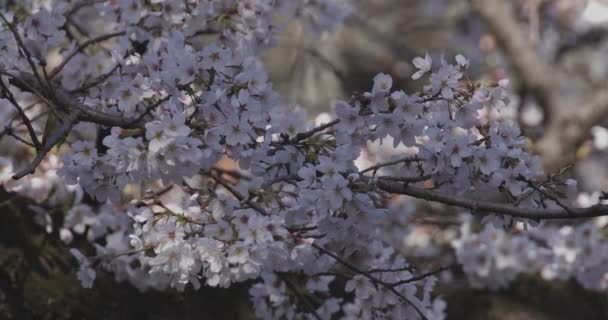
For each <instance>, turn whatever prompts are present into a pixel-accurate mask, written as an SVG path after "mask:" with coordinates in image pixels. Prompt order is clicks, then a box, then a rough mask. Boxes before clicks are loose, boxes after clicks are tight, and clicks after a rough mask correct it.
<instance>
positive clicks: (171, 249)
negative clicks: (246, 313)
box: [0, 0, 608, 319]
mask: <svg viewBox="0 0 608 320" xmlns="http://www.w3.org/2000/svg"><path fill="white" fill-rule="evenodd" d="M24 6H25V5H24ZM30 9H31V13H30V14H29V15H26V16H25V17H13V16H12V15H10V14H4V15H3V16H4V20H5V21H4V22H5V25H6V27H5V28H4V29H3V30H2V32H1V33H0V48H1V49H2V53H3V59H2V61H0V71H2V73H3V74H4V76H5V77H6V78H7V79H8V78H11V76H13V77H16V76H15V74H17V73H18V72H31V73H33V74H34V75H38V76H39V73H41V74H43V76H44V79H45V80H43V79H39V80H40V81H41V85H44V86H46V85H48V86H49V87H51V88H52V86H57V88H59V87H60V88H61V90H60V92H62V93H63V94H62V97H64V96H65V97H68V98H70V99H73V100H70V101H71V102H74V101H76V102H74V103H75V104H78V105H79V106H81V107H82V108H86V110H88V111H87V112H89V113H90V114H93V116H90V117H89V118H87V119H88V120H89V121H91V122H93V123H94V124H93V123H88V124H87V123H79V124H76V125H75V127H74V129H73V130H72V132H74V133H75V134H73V135H70V136H69V138H70V139H68V143H67V144H66V146H64V147H65V148H67V149H69V152H64V153H63V154H62V156H61V161H59V159H58V158H57V157H56V156H55V155H53V154H51V155H49V156H48V157H47V160H45V161H43V162H41V165H40V169H42V170H43V171H44V175H45V176H43V177H36V176H34V177H30V176H28V177H26V178H23V179H22V180H19V181H10V182H9V177H10V176H11V175H12V174H14V172H16V171H17V168H14V165H16V162H14V161H12V160H11V159H10V158H8V157H0V184H1V185H3V187H4V188H6V189H7V190H9V191H13V192H18V193H21V194H24V195H27V196H30V197H32V198H34V199H36V200H37V202H38V203H39V204H41V206H40V207H39V208H37V210H38V211H39V212H41V216H42V217H43V219H42V220H41V221H42V224H43V225H44V226H45V227H46V228H49V227H52V224H51V223H49V221H48V219H50V218H49V217H48V214H45V209H44V205H53V204H54V203H49V202H48V199H47V196H48V195H49V194H50V193H51V192H54V194H53V199H54V200H53V201H56V202H65V203H69V207H70V209H69V210H67V212H66V215H65V217H64V219H63V221H62V227H61V229H60V230H59V234H60V236H61V239H62V240H63V241H64V242H65V243H68V244H71V243H74V242H75V240H78V239H86V240H87V241H88V242H91V243H93V245H94V247H95V250H96V255H94V256H92V257H89V258H87V257H85V256H84V255H83V254H82V253H81V252H80V251H78V250H76V249H74V250H72V254H73V255H74V257H75V258H76V259H77V260H78V261H79V263H80V270H79V273H78V277H79V278H80V280H81V281H82V283H83V286H85V287H91V286H92V285H93V282H94V279H95V276H96V272H98V271H99V269H100V268H105V269H106V270H108V271H111V272H113V273H114V275H115V277H116V279H117V280H119V281H122V280H127V281H128V282H129V283H131V284H132V285H134V286H136V287H137V288H139V289H141V290H147V289H157V290H168V289H170V288H175V289H177V290H186V288H188V287H192V288H194V289H198V288H199V287H200V286H201V284H204V285H207V286H213V287H228V286H230V285H231V284H233V283H235V282H243V281H247V280H256V283H255V284H254V285H252V287H251V289H250V295H251V300H252V302H253V304H254V307H255V311H256V314H257V316H259V317H260V318H264V319H274V318H288V319H293V318H296V319H304V318H306V319H310V318H317V319H331V318H336V317H338V316H340V317H342V318H344V319H389V318H393V319H394V318H397V319H443V318H444V317H445V302H444V301H443V300H442V299H441V298H440V297H435V296H434V295H433V289H434V287H435V285H436V283H437V281H438V277H437V276H435V273H433V272H431V273H429V274H424V273H422V270H421V269H422V268H417V267H416V266H415V265H414V263H413V260H415V257H417V256H418V257H419V256H426V257H433V256H437V255H440V252H441V251H442V250H443V249H442V248H439V247H440V245H441V244H439V243H437V244H434V243H430V241H426V242H425V241H418V242H416V241H414V240H415V239H414V238H416V237H417V234H418V233H419V232H423V233H424V228H419V224H417V222H416V219H417V217H416V215H417V214H416V212H415V211H417V210H415V208H414V207H413V204H412V203H413V201H411V199H406V200H404V199H403V198H397V197H395V196H393V195H391V193H395V192H391V190H390V188H387V187H386V185H387V184H389V183H393V184H398V185H399V187H402V188H409V187H411V188H418V189H419V190H423V191H429V190H431V191H433V192H438V193H440V194H449V195H454V196H459V197H463V198H467V199H471V200H472V201H480V200H483V199H476V198H475V197H476V195H484V194H492V195H496V197H497V198H500V199H501V200H502V201H504V202H509V203H512V204H513V207H514V208H523V209H527V208H532V209H538V208H543V209H555V208H557V209H559V208H561V207H562V206H563V204H562V201H561V200H560V199H562V198H564V197H566V196H567V195H568V192H569V193H572V191H573V190H571V189H572V188H573V187H574V183H573V182H572V181H569V180H563V179H561V177H560V176H559V175H554V176H550V178H548V180H546V181H541V179H542V178H543V172H542V170H541V168H540V159H539V158H538V157H535V156H533V155H532V154H531V153H530V152H528V151H527V149H526V140H525V138H524V137H523V136H522V135H521V132H520V130H519V129H518V127H517V125H516V124H514V123H512V122H510V121H508V120H505V119H501V118H494V117H492V113H494V112H500V111H501V110H502V109H503V108H504V106H505V105H506V104H508V95H507V86H508V83H507V82H506V81H500V82H498V83H490V84H483V83H475V82H472V81H471V80H470V79H469V78H468V77H467V75H466V73H467V69H468V67H469V64H470V62H469V61H468V60H467V59H466V58H465V57H464V56H462V55H457V56H456V57H455V58H454V59H453V60H452V59H445V58H444V57H442V58H441V59H439V61H436V60H435V61H434V60H433V59H432V58H431V57H430V56H429V55H426V56H425V57H424V58H422V57H418V58H416V59H414V61H413V64H414V66H415V67H416V68H417V69H418V70H417V71H416V72H415V73H414V75H413V76H412V78H413V79H415V80H421V81H425V85H424V86H422V90H421V92H415V93H406V92H404V91H402V90H395V89H394V88H393V79H392V77H391V76H389V75H387V74H378V75H377V76H376V77H375V78H374V79H373V84H372V88H371V90H370V91H369V92H364V93H357V94H354V95H353V96H352V97H351V98H350V99H348V100H346V101H338V102H337V103H336V105H335V113H334V114H333V116H332V119H331V120H330V121H329V122H328V123H325V124H322V125H320V126H313V125H312V124H311V123H309V122H307V121H306V116H305V114H304V112H303V111H302V110H301V109H299V108H297V107H293V106H292V107H289V108H287V107H286V106H283V102H282V101H281V100H280V99H279V96H278V94H277V93H276V92H275V91H274V89H273V86H272V83H271V82H270V81H269V79H268V76H267V74H266V73H265V71H264V67H263V65H262V63H261V62H260V60H259V59H258V55H259V54H260V53H261V52H263V50H264V49H265V48H267V47H269V46H271V45H273V43H274V42H275V35H276V32H278V31H279V30H281V29H282V28H284V27H286V24H287V22H289V21H291V20H293V19H300V20H301V21H302V22H303V23H304V24H305V25H306V26H307V29H308V30H310V31H311V32H312V33H313V34H317V35H319V34H321V33H322V32H325V31H330V30H333V29H335V28H336V27H337V25H338V23H339V22H340V21H341V20H342V19H344V18H345V17H346V15H347V14H348V12H349V7H348V6H347V5H346V4H344V3H343V2H341V1H337V0H331V1H313V0H291V1H272V0H246V1H231V0H223V1H222V0H213V1H205V2H200V1H191V0H187V1H182V0H156V1H140V0H117V1H99V2H95V3H94V4H92V5H90V6H83V7H79V8H78V9H74V7H70V6H69V5H67V4H66V3H65V2H63V1H55V5H53V6H52V7H50V6H49V7H45V6H38V5H32V6H31V8H30ZM72 15H81V16H86V17H90V20H91V25H97V24H99V25H101V26H102V27H99V28H95V30H94V31H91V32H92V33H91V34H89V35H88V36H87V37H89V38H90V39H91V40H90V41H92V42H99V43H101V42H102V41H112V42H111V49H109V48H108V47H105V46H102V45H99V43H97V44H98V45H97V46H95V49H96V50H93V49H92V48H89V49H91V50H85V49H86V48H85V49H82V47H83V46H84V45H83V44H79V43H78V41H77V39H75V38H74V36H73V35H72V34H70V33H68V32H66V30H72V28H71V27H70V24H71V23H74V22H73V21H74V19H68V18H70V17H71V16H72ZM71 21H72V22H71ZM9 26H10V28H9ZM79 27H81V29H83V28H87V27H91V26H85V25H83V26H79ZM83 30H84V32H85V33H88V31H87V30H86V29H83ZM98 38H101V39H102V40H96V41H93V39H98ZM21 43H23V44H21ZM15 44H17V45H15ZM15 48H21V52H22V53H20V51H19V50H15ZM58 49H59V50H58ZM26 53H27V54H26ZM53 55H55V59H57V60H58V61H55V62H52V61H51V60H50V57H51V56H53ZM57 55H59V56H58V57H57ZM47 58H49V61H48V62H47V61H46V60H47ZM47 66H49V67H48V68H47ZM47 69H48V70H47ZM41 70H42V71H43V72H39V71H41ZM49 78H50V79H49ZM23 87H25V88H23ZM36 88H37V87H33V88H27V86H26V85H22V86H20V87H19V88H17V87H16V86H11V92H14V93H15V96H16V97H17V98H18V100H20V101H22V100H25V98H23V97H22V96H27V97H28V98H29V99H32V96H35V97H38V98H40V99H42V100H43V101H42V102H44V103H48V104H49V105H48V108H49V112H50V113H53V112H56V113H57V115H60V114H61V113H60V112H65V111H62V110H60V108H59V107H57V106H55V105H53V103H52V102H53V101H54V100H52V99H57V97H54V96H52V94H50V93H45V92H38V90H36ZM28 90H30V91H31V92H30V93H24V91H28ZM45 90H46V89H45ZM51 91H52V90H51ZM45 94H48V99H47V96H45ZM43 98H44V99H47V101H44V99H43ZM49 99H50V100H49ZM49 101H50V102H49ZM11 103H12V101H8V100H6V99H5V100H2V103H1V104H0V106H1V107H2V108H3V109H4V108H11V105H10V104H11ZM74 103H72V104H74ZM55 107H57V108H58V109H54V108H55ZM3 109H0V112H2V111H3ZM79 112H83V111H81V110H79ZM96 117H97V118H96ZM47 118H50V119H52V118H51V116H48V117H47ZM117 118H118V119H121V120H124V119H127V120H128V121H127V122H125V121H115V120H113V119H117ZM91 119H93V120H91ZM95 119H101V120H99V121H97V122H95ZM108 119H109V120H108ZM108 123H112V124H108ZM116 123H118V124H116ZM9 125H10V123H9ZM51 130H52V128H51ZM89 131H92V132H93V134H92V135H90V134H87V132H88V133H91V132H89ZM24 136H25V135H24ZM92 136H93V137H92ZM17 137H19V136H17ZM21 139H22V138H21ZM372 144H388V145H389V147H390V148H391V149H394V150H397V152H398V156H397V157H393V158H389V159H383V162H381V163H377V164H370V163H367V161H365V155H366V154H367V153H368V151H369V147H370V145H372ZM38 149H40V148H38ZM37 151H39V150H37ZM226 163H228V165H226ZM60 166H61V167H60ZM59 167H60V168H59ZM36 179H37V180H36ZM55 185H57V186H55ZM41 186H42V187H41ZM51 190H52V191H51ZM563 190H567V191H563ZM83 192H86V193H87V194H88V195H90V196H91V197H92V198H94V200H95V201H92V200H91V201H88V202H87V201H84V200H83ZM406 194H407V193H406ZM420 198H424V197H420ZM400 201H406V204H405V205H402V203H399V202H400ZM95 203H96V204H95ZM441 210H447V209H445V208H443V207H442V208H441ZM471 213H473V214H476V213H477V212H475V210H473V212H471ZM461 224H462V226H461V228H460V229H459V231H458V234H457V235H456V234H452V235H451V236H446V237H445V239H444V241H445V242H448V243H450V244H451V246H447V247H451V248H452V249H453V255H448V256H447V258H445V259H443V260H445V261H441V262H448V263H451V264H453V263H454V262H455V263H457V264H458V265H459V266H460V267H461V268H462V270H463V271H464V272H465V274H466V275H467V276H468V278H469V279H470V282H471V284H472V285H474V286H477V287H489V288H492V289H496V288H502V287H505V286H506V285H508V283H509V282H511V281H512V280H513V279H515V277H516V276H517V275H518V274H520V273H533V272H540V273H541V274H542V276H543V277H545V278H547V279H554V278H559V279H564V278H568V277H570V276H573V277H576V278H577V279H578V280H579V281H580V282H581V283H582V284H583V285H585V286H586V287H588V288H593V289H604V288H605V284H604V282H602V281H598V279H602V280H603V277H604V275H605V274H607V272H606V271H608V270H605V269H604V267H602V266H604V265H606V264H605V263H604V262H605V261H604V260H605V259H604V258H603V256H604V254H603V252H605V251H606V244H605V243H604V242H602V237H601V235H600V233H601V230H600V228H599V226H598V225H596V224H594V223H587V224H582V225H580V226H574V227H572V226H566V227H562V226H559V227H557V226H542V227H540V228H538V229H534V230H535V231H528V229H527V228H530V230H532V227H535V226H537V221H534V220H532V219H521V218H515V217H512V216H509V215H506V214H498V213H496V214H490V215H488V216H487V218H485V219H484V221H483V223H482V226H481V228H482V231H481V232H475V226H476V224H475V221H473V220H471V219H467V220H466V221H464V222H462V223H461ZM513 230H516V231H517V233H513ZM556 230H557V231H556ZM446 234H447V232H446ZM402 239H405V240H404V241H402ZM412 239H414V240H412ZM410 258H411V259H410ZM450 260H451V261H450ZM581 261H584V262H581ZM444 269H445V270H444ZM447 269H449V268H442V269H439V271H446V270H447ZM438 273H439V272H438ZM590 273H591V274H592V275H593V276H591V277H590V276H589V275H588V274H590ZM421 274H422V275H423V276H420V275H421ZM337 279H339V281H338V280H337ZM337 293H338V294H337Z"/></svg>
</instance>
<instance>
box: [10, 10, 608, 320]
mask: <svg viewBox="0 0 608 320" xmlns="http://www.w3.org/2000/svg"><path fill="white" fill-rule="evenodd" d="M1 2H2V1H0V3H1ZM351 2H352V4H353V10H352V15H351V16H350V17H349V18H348V19H347V21H346V23H345V24H344V25H343V26H341V27H340V28H339V30H338V31H337V32H335V33H333V34H331V35H323V36H322V38H321V40H319V39H316V38H313V37H311V36H310V35H308V34H307V33H306V32H305V31H304V30H303V27H302V26H301V25H299V24H297V23H293V24H291V25H289V26H288V28H287V29H286V30H284V31H282V32H281V33H280V34H279V36H278V43H277V44H276V47H275V48H273V49H271V50H269V51H267V52H266V54H265V56H264V57H263V60H264V62H265V64H266V67H267V70H268V72H269V74H270V77H271V79H272V82H273V83H274V85H275V89H277V90H278V91H279V93H280V95H281V96H282V99H283V101H284V102H285V103H287V104H291V103H293V104H298V105H299V106H300V107H301V108H302V109H304V110H306V111H307V113H308V115H309V117H310V119H315V118H316V117H318V115H319V114H320V113H324V112H327V113H330V112H331V111H332V106H333V102H334V101H335V100H336V99H348V97H350V96H351V95H352V94H353V93H354V92H364V91H369V90H370V89H371V86H372V79H373V77H374V75H376V74H377V73H380V72H383V73H388V74H390V75H392V77H393V79H394V80H395V84H394V87H395V88H402V89H404V90H405V91H410V92H411V91H417V90H419V89H420V86H421V85H422V82H420V81H418V82H414V81H412V80H411V75H412V74H413V73H414V71H415V70H414V69H413V65H412V64H411V61H412V59H413V58H414V57H416V56H424V55H425V53H427V52H428V53H429V54H430V55H431V56H432V57H433V59H434V61H438V59H440V58H441V57H442V56H445V58H446V59H450V60H452V59H453V56H454V55H456V54H463V55H465V56H466V57H467V58H469V59H470V60H471V68H470V70H471V74H470V76H472V77H473V78H474V79H481V80H483V81H485V82H489V83H492V82H497V81H498V80H500V79H504V78H508V79H509V80H510V84H511V87H510V101H511V102H510V105H509V106H508V107H507V108H506V110H504V111H502V112H501V115H500V116H502V117H508V118H511V119H513V120H514V121H516V122H517V123H518V124H519V126H520V127H521V128H522V130H523V132H524V135H526V136H527V137H529V138H530V141H529V142H530V146H531V148H532V149H533V150H534V151H535V152H537V153H538V154H539V155H541V156H543V159H544V160H543V161H544V162H543V165H544V167H545V170H546V171H547V172H553V171H555V170H560V169H562V168H565V167H568V166H571V169H570V170H569V171H568V174H569V175H571V176H573V177H575V178H576V179H577V180H578V181H579V187H580V189H581V191H584V192H586V193H588V194H589V198H590V199H593V198H594V197H595V198H597V197H598V196H599V192H600V191H601V190H608V165H607V164H608V162H607V160H608V157H607V156H606V155H607V154H606V152H607V151H608V129H606V128H607V127H608V85H607V83H608V82H607V81H608V0H352V1H351ZM8 197H9V195H7V194H4V193H1V194H0V203H4V202H3V201H5V200H6V199H7V198H8ZM23 201H27V200H25V199H24V200H23ZM27 208H28V207H27V205H24V204H21V205H19V206H17V207H14V208H12V210H13V211H14V212H13V215H4V217H2V218H0V266H1V268H0V289H1V290H0V319H4V318H13V319H26V318H30V317H33V318H36V319H38V318H40V319H123V318H124V319H127V318H129V319H132V318H135V319H194V318H197V319H249V318H251V313H250V312H251V311H250V309H249V306H248V303H247V302H248V301H247V300H248V298H247V292H246V289H245V287H244V286H243V287H238V286H237V287H234V288H232V289H230V290H217V289H202V290H201V291H198V292H194V291H191V290H187V291H186V293H185V294H179V295H178V294H171V293H162V294H161V293H155V292H148V293H144V294H141V293H138V292H137V291H136V290H135V289H133V288H130V287H129V286H128V285H126V284H116V283H115V282H114V281H113V280H112V279H110V278H111V277H110V276H107V275H106V276H105V277H107V279H104V275H101V276H100V277H101V279H99V280H98V281H97V282H96V286H95V287H94V288H93V289H92V290H86V289H84V290H83V289H81V288H80V285H79V284H78V281H77V280H76V279H75V277H74V276H73V273H72V271H69V270H67V269H69V267H68V266H70V265H71V264H72V262H73V261H71V260H70V259H71V257H70V256H69V255H67V256H66V255H65V252H64V251H62V250H63V249H60V247H61V244H60V243H58V242H57V241H56V240H53V239H51V238H49V237H46V235H45V233H44V232H43V231H40V230H38V229H36V228H34V227H32V226H31V225H30V224H27V223H23V221H22V220H21V218H19V217H23V216H32V215H31V214H28V213H27V212H26V211H27V210H28V209H27ZM4 209H5V208H4V207H0V210H4ZM430 209H432V208H430ZM15 226H16V227H15ZM24 234H33V236H32V238H31V239H30V238H28V239H25V238H24V236H23V235H24ZM15 239H17V240H15ZM417 241H422V240H420V239H418V240H417ZM17 244H18V245H17ZM39 256H40V257H42V258H35V259H34V258H33V257H39ZM32 261H35V263H32ZM57 264H58V265H59V267H57V266H56V265H57ZM25 265H27V266H28V268H24V267H23V266H25ZM66 270H67V271H66ZM457 279H458V277H456V278H455V279H453V280H452V283H451V284H450V286H449V289H448V288H442V287H441V286H440V288H439V290H438V291H437V292H438V293H439V294H441V295H443V296H444V298H446V300H447V302H448V309H447V311H448V319H608V299H607V296H606V295H605V294H601V293H593V292H589V291H585V290H583V289H582V288H580V287H579V286H578V285H577V284H576V283H574V282H564V283H552V284H549V283H547V282H544V281H542V280H540V279H536V278H526V279H519V280H518V281H517V282H516V283H515V284H514V285H513V286H511V287H510V288H509V289H507V290H502V291H498V292H491V291H484V290H473V289H470V288H469V287H468V286H467V285H466V282H464V281H461V282H459V280H457ZM24 315H25V316H26V318H23V316H24Z"/></svg>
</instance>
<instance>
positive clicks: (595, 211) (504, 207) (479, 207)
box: [362, 177, 608, 220]
mask: <svg viewBox="0 0 608 320" xmlns="http://www.w3.org/2000/svg"><path fill="white" fill-rule="evenodd" d="M362 180H363V181H368V182H369V181H371V178H369V177H362ZM375 184H376V186H377V187H378V188H379V189H381V190H383V191H386V192H389V193H394V194H403V195H408V196H411V197H414V198H418V199H424V200H427V201H434V202H439V203H443V204H447V205H451V206H456V207H461V208H465V209H469V210H471V211H472V213H473V214H478V215H489V214H501V215H509V216H512V217H515V218H523V219H534V220H555V219H585V218H593V217H599V216H606V215H608V205H603V204H596V205H593V206H590V207H587V208H569V210H565V209H563V208H555V209H544V208H520V207H515V206H513V205H510V204H503V203H496V202H490V201H477V200H471V199H466V198H463V197H459V196H453V195H447V194H443V193H440V192H437V191H433V190H428V189H422V188H418V187H413V186H410V185H406V184H404V183H400V182H393V181H387V180H377V181H376V182H375Z"/></svg>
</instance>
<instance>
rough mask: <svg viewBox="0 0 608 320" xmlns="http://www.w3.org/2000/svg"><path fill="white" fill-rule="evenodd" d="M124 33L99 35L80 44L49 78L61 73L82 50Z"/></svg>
mask: <svg viewBox="0 0 608 320" xmlns="http://www.w3.org/2000/svg"><path fill="white" fill-rule="evenodd" d="M125 34H126V33H125V31H119V32H114V33H109V34H104V35H101V36H99V37H95V38H93V39H89V40H87V41H85V42H84V43H82V44H81V45H80V46H79V47H78V48H76V49H75V50H74V51H72V53H70V54H69V55H68V56H67V57H66V58H65V59H64V60H63V61H62V62H61V64H60V65H59V66H57V67H56V68H55V69H54V70H53V72H51V76H50V78H51V79H53V78H54V77H55V76H56V75H57V74H59V72H61V70H62V69H63V68H64V67H65V66H66V65H67V64H68V63H69V62H70V61H71V60H72V58H74V57H75V56H76V55H77V54H78V53H79V52H82V51H83V50H84V49H86V48H87V47H88V46H90V45H93V44H96V43H99V42H103V41H106V40H109V39H112V38H115V37H120V36H124V35H125Z"/></svg>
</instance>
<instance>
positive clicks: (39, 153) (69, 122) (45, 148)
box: [13, 114, 78, 180]
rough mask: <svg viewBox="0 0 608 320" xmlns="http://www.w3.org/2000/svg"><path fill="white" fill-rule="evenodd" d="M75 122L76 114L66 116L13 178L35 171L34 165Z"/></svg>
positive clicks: (68, 131) (76, 119)
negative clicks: (31, 159) (29, 161)
mask: <svg viewBox="0 0 608 320" xmlns="http://www.w3.org/2000/svg"><path fill="white" fill-rule="evenodd" d="M77 122H78V114H73V115H70V116H67V118H66V119H64V122H63V124H62V125H61V127H59V128H57V129H55V131H53V132H52V133H51V134H50V135H49V137H48V138H47V139H46V142H45V144H44V145H43V146H42V148H41V149H40V150H38V151H37V152H36V157H35V158H34V160H33V161H32V162H31V163H30V164H29V165H28V166H27V167H25V168H24V169H22V170H21V171H19V172H17V173H16V174H15V175H14V176H13V179H15V180H18V179H21V178H23V177H24V176H26V175H28V174H32V173H34V171H36V167H38V165H39V164H40V162H41V161H42V160H43V159H44V157H45V156H46V154H47V153H48V152H49V151H51V149H53V147H54V146H55V145H56V144H57V143H59V142H60V141H61V140H62V139H63V138H64V137H65V136H66V135H67V134H68V133H70V131H71V130H72V127H74V125H75V124H76V123H77Z"/></svg>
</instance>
